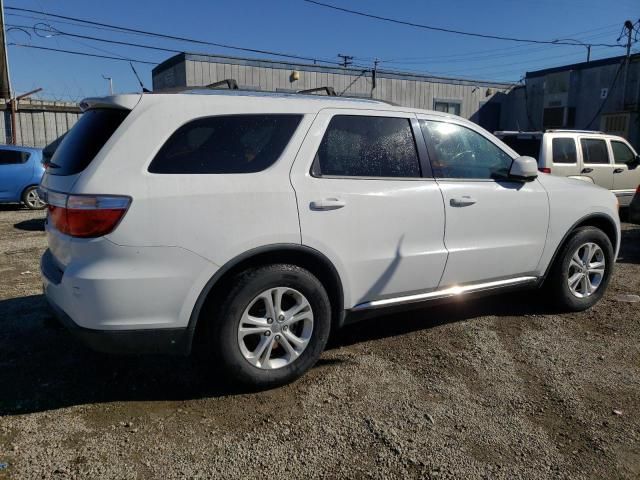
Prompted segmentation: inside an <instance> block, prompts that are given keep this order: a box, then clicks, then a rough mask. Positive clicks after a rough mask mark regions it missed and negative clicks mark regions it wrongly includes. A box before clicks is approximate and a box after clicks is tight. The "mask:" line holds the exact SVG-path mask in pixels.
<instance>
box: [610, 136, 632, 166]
mask: <svg viewBox="0 0 640 480" xmlns="http://www.w3.org/2000/svg"><path fill="white" fill-rule="evenodd" d="M611 150H613V161H614V162H615V163H633V162H634V161H635V159H636V156H635V155H634V154H633V151H632V150H631V149H630V148H629V147H628V146H627V145H626V144H625V143H622V142H616V141H615V140H612V141H611Z"/></svg>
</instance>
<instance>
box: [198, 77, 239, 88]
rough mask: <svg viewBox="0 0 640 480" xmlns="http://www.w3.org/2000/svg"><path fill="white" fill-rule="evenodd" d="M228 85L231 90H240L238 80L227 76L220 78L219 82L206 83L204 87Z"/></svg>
mask: <svg viewBox="0 0 640 480" xmlns="http://www.w3.org/2000/svg"><path fill="white" fill-rule="evenodd" d="M223 85H226V86H227V88H228V89H229V90H239V88H238V82H236V80H235V79H234V78H225V79H224V80H220V81H219V82H213V83H210V84H209V85H205V87H204V88H218V87H222V86H223Z"/></svg>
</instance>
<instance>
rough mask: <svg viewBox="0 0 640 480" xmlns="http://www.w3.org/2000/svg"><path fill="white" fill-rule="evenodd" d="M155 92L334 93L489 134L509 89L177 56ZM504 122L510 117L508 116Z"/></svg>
mask: <svg viewBox="0 0 640 480" xmlns="http://www.w3.org/2000/svg"><path fill="white" fill-rule="evenodd" d="M152 76H153V90H154V91H156V92H161V91H163V90H174V89H179V88H185V87H200V86H205V85H209V84H211V83H214V82H218V81H221V80H224V79H231V78H232V79H235V80H236V81H237V82H238V85H239V87H240V88H242V89H255V90H264V91H278V92H295V91H298V90H305V89H311V88H318V87H325V86H328V87H333V88H334V89H335V91H336V93H337V94H338V95H345V96H359V97H367V98H370V97H372V98H375V99H380V100H385V101H389V102H393V103H395V104H398V105H403V106H408V107H415V108H424V109H429V110H440V111H448V112H450V113H455V114H457V115H461V116H463V117H466V118H470V119H472V120H473V121H475V122H476V123H479V124H481V125H482V126H484V127H485V128H487V129H489V130H497V129H499V128H503V129H506V128H511V125H507V124H503V123H502V122H501V116H502V115H501V112H502V109H503V103H505V102H506V101H507V94H508V93H509V91H510V90H511V89H512V88H513V85H512V84H508V83H495V82H486V81H479V80H478V81H475V80H467V79H455V78H443V77H435V76H427V75H420V74H412V73H400V72H393V71H388V70H377V71H376V74H375V85H374V74H373V72H372V70H371V69H362V68H353V67H348V68H342V67H331V66H324V65H312V64H301V63H289V62H281V61H273V60H257V59H249V58H237V57H227V56H220V55H200V54H191V53H181V54H178V55H175V56H174V57H171V58H169V59H168V60H166V61H165V62H163V63H161V64H160V65H158V66H157V67H155V68H154V69H153V73H152ZM507 117H508V116H507Z"/></svg>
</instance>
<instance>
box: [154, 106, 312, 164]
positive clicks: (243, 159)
mask: <svg viewBox="0 0 640 480" xmlns="http://www.w3.org/2000/svg"><path fill="white" fill-rule="evenodd" d="M301 118H302V116H301V115H228V116H218V117H205V118H199V119H197V120H193V121H191V122H189V123H187V124H186V125H183V126H182V127H180V128H179V129H178V130H176V131H175V133H174V134H173V135H171V137H169V140H167V141H166V143H165V144H164V145H163V147H162V148H161V149H160V151H159V152H158V154H157V155H156V157H155V158H154V159H153V161H152V162H151V165H150V166H149V171H150V172H152V173H177V174H181V173H251V172H259V171H261V170H264V169H265V168H267V167H269V166H271V165H273V163H275V161H276V160H278V158H279V157H280V155H281V154H282V152H283V151H284V149H285V147H286V146H287V143H289V140H290V139H291V136H292V135H293V133H294V132H295V130H296V127H297V126H298V124H299V123H300V119H301Z"/></svg>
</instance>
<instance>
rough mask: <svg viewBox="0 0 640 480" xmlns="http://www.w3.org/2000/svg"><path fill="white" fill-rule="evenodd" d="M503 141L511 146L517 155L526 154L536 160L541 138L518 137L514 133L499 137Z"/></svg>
mask: <svg viewBox="0 0 640 480" xmlns="http://www.w3.org/2000/svg"><path fill="white" fill-rule="evenodd" d="M500 140H502V141H503V142H504V143H506V144H507V145H509V146H510V147H511V148H513V149H514V150H515V151H516V152H518V155H526V156H528V157H533V158H535V159H536V160H537V159H538V158H539V155H540V144H541V143H542V142H541V139H540V138H539V137H538V138H536V137H520V136H516V135H507V136H505V137H502V138H500Z"/></svg>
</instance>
